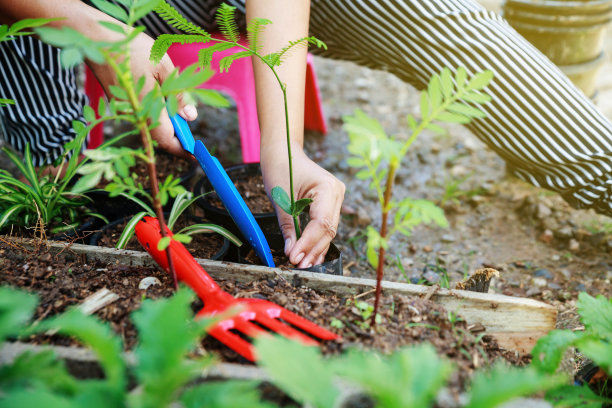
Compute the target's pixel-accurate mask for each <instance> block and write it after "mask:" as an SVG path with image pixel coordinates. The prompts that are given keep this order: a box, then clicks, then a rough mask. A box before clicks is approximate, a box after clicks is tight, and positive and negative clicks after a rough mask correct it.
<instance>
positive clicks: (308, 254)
mask: <svg viewBox="0 0 612 408" xmlns="http://www.w3.org/2000/svg"><path fill="white" fill-rule="evenodd" d="M334 236H335V229H333V228H332V227H331V221H328V220H325V219H318V220H311V221H310V222H309V223H308V225H306V228H304V232H303V234H302V236H301V237H300V239H299V240H298V241H297V242H296V244H295V246H294V247H293V249H292V251H291V256H290V259H291V260H292V263H293V264H294V265H297V266H298V268H310V267H311V266H312V265H315V262H316V261H317V260H318V259H319V258H320V257H322V256H325V254H326V253H327V250H328V249H329V244H330V242H331V240H332V238H333V237H334ZM294 261H295V262H294Z"/></svg>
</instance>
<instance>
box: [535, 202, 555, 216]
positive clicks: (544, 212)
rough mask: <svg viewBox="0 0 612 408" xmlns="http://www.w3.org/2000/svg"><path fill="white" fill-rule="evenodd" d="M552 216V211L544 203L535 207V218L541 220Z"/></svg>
mask: <svg viewBox="0 0 612 408" xmlns="http://www.w3.org/2000/svg"><path fill="white" fill-rule="evenodd" d="M551 215H552V210H551V209H550V207H548V206H547V205H546V204H544V203H538V205H537V207H536V217H538V218H539V219H541V220H543V219H545V218H547V217H550V216H551Z"/></svg>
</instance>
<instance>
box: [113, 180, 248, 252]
mask: <svg viewBox="0 0 612 408" xmlns="http://www.w3.org/2000/svg"><path fill="white" fill-rule="evenodd" d="M122 195H124V196H125V197H127V198H129V199H131V200H133V201H135V202H137V203H138V204H140V205H141V206H142V207H143V208H144V210H145V211H141V212H139V213H137V214H135V215H134V216H133V217H132V218H131V219H130V221H129V222H128V223H127V225H126V226H125V228H124V229H123V233H122V234H121V236H120V237H119V240H118V241H117V245H116V247H117V248H120V249H121V248H125V246H126V245H127V243H128V242H129V240H130V239H131V238H132V237H133V236H134V226H136V224H137V223H138V222H139V221H140V220H141V219H142V218H143V217H144V216H146V215H150V216H151V217H155V213H154V212H153V210H152V209H151V207H149V206H148V205H147V204H145V203H144V202H143V201H142V200H140V199H138V198H136V197H134V196H129V195H127V194H124V193H122ZM202 195H204V194H202ZM200 197H202V196H197V197H193V194H192V193H191V192H189V191H183V192H182V193H180V194H179V195H178V196H176V198H175V199H174V203H173V204H172V209H171V210H170V214H169V215H168V224H167V225H168V229H169V230H170V231H172V230H173V229H174V224H176V222H177V221H178V219H179V217H180V216H181V215H182V214H183V212H184V211H185V210H186V209H187V208H189V207H190V206H191V205H192V204H193V203H194V202H195V201H196V200H197V199H198V198H200ZM209 232H216V233H218V234H220V235H222V236H223V237H225V238H227V239H229V240H230V241H231V242H232V243H233V244H234V245H236V246H241V245H242V241H240V239H238V237H236V236H235V235H234V234H232V233H231V232H230V231H228V230H227V229H225V228H223V227H221V226H219V225H216V224H211V223H199V224H191V225H188V226H186V227H185V228H183V229H181V230H180V231H178V232H177V233H175V234H173V236H172V238H173V239H175V240H177V241H179V242H182V243H184V244H188V243H190V242H191V239H192V235H195V234H201V233H209ZM168 245H170V237H165V238H162V239H161V240H160V241H159V243H158V244H157V249H159V250H160V251H163V250H164V249H166V247H167V246H168Z"/></svg>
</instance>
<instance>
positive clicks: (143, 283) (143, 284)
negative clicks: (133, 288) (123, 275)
mask: <svg viewBox="0 0 612 408" xmlns="http://www.w3.org/2000/svg"><path fill="white" fill-rule="evenodd" d="M124 284H125V283H124ZM155 285H161V281H160V280H159V279H157V278H156V277H155V276H147V277H146V278H143V279H141V280H140V282H139V283H138V289H140V290H147V289H148V288H149V287H150V286H155ZM126 286H127V285H126Z"/></svg>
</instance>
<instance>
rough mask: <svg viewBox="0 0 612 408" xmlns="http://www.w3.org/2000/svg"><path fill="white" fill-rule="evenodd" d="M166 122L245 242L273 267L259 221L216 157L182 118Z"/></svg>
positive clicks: (171, 118)
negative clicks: (196, 138)
mask: <svg viewBox="0 0 612 408" xmlns="http://www.w3.org/2000/svg"><path fill="white" fill-rule="evenodd" d="M170 121H171V122H172V126H174V132H175V133H176V137H178V139H179V141H180V142H181V144H182V145H183V149H185V150H187V151H188V152H189V153H191V154H193V155H194V156H195V158H196V159H198V161H199V162H200V166H202V169H203V170H204V173H206V176H207V177H208V180H210V184H212V186H213V188H214V189H215V191H216V192H217V195H218V196H219V198H220V199H221V201H222V202H223V205H224V206H225V208H226V209H227V211H228V212H229V214H230V216H231V217H232V219H233V220H234V222H235V223H236V225H237V226H238V229H240V232H242V235H244V236H245V237H247V239H248V240H249V244H251V246H252V247H253V249H254V250H255V252H256V253H257V256H258V257H259V259H261V260H262V261H263V262H264V263H265V264H266V265H267V266H270V267H274V260H273V259H272V251H270V246H269V245H268V241H266V238H265V237H264V235H263V232H262V231H261V228H260V227H259V224H257V222H256V221H255V218H254V217H253V214H251V211H250V210H249V208H248V207H247V206H246V204H245V202H244V200H243V199H242V197H241V196H240V194H239V193H238V190H236V187H235V186H234V183H232V181H231V180H230V178H229V177H228V176H227V173H226V172H225V170H224V169H223V167H222V166H221V163H219V160H217V158H216V157H213V156H212V155H211V154H210V153H209V152H208V149H206V146H204V143H202V141H200V140H198V141H196V140H195V139H194V138H193V135H192V134H191V129H189V126H188V125H187V121H185V119H183V118H182V117H180V116H179V115H178V114H176V115H174V116H170Z"/></svg>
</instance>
